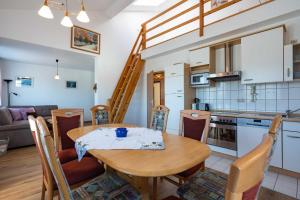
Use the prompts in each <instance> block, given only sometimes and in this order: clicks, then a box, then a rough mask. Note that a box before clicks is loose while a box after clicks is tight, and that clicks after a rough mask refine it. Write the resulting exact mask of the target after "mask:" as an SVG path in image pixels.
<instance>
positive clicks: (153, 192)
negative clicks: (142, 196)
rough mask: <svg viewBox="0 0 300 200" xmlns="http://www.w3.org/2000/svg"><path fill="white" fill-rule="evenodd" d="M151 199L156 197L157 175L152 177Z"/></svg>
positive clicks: (154, 199)
mask: <svg viewBox="0 0 300 200" xmlns="http://www.w3.org/2000/svg"><path fill="white" fill-rule="evenodd" d="M152 199H153V200H156V199H157V177H153V188H152Z"/></svg>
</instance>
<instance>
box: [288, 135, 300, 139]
mask: <svg viewBox="0 0 300 200" xmlns="http://www.w3.org/2000/svg"><path fill="white" fill-rule="evenodd" d="M287 137H289V138H294V139H300V136H293V135H287Z"/></svg>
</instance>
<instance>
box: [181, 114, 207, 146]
mask: <svg viewBox="0 0 300 200" xmlns="http://www.w3.org/2000/svg"><path fill="white" fill-rule="evenodd" d="M209 123H210V112H207V111H201V110H182V111H181V112H180V125H179V134H180V135H182V136H184V137H189V138H192V139H195V140H199V141H202V142H204V143H206V141H207V135H208V131H209Z"/></svg>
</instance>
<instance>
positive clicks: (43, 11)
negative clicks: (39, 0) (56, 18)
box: [38, 0, 53, 19]
mask: <svg viewBox="0 0 300 200" xmlns="http://www.w3.org/2000/svg"><path fill="white" fill-rule="evenodd" d="M38 14H39V15H40V16H41V17H44V18H47V19H53V14H52V12H51V10H50V8H49V6H48V0H45V1H44V5H43V6H42V7H41V8H40V10H39V12H38Z"/></svg>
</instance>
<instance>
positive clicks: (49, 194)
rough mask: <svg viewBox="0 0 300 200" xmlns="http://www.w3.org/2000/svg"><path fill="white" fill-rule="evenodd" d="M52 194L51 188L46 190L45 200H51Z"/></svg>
mask: <svg viewBox="0 0 300 200" xmlns="http://www.w3.org/2000/svg"><path fill="white" fill-rule="evenodd" d="M53 193H54V191H53V188H52V187H50V188H48V190H47V200H53Z"/></svg>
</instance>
